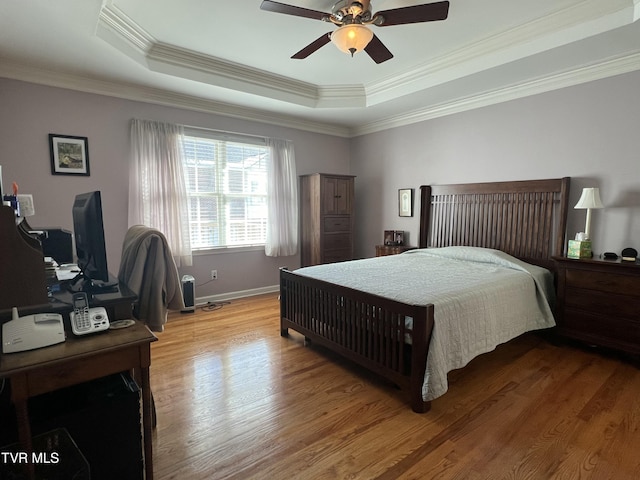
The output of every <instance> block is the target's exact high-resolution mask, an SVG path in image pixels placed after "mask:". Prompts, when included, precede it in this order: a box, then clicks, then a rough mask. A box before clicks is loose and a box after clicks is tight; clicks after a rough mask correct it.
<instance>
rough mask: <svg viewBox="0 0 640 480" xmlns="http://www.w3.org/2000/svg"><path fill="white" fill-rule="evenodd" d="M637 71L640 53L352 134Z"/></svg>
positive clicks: (372, 124) (363, 127)
mask: <svg viewBox="0 0 640 480" xmlns="http://www.w3.org/2000/svg"><path fill="white" fill-rule="evenodd" d="M637 70H640V52H634V53H631V54H628V55H625V56H621V57H616V58H611V59H608V60H605V61H603V62H599V63H597V64H592V65H586V66H582V67H579V68H576V69H573V70H571V71H566V72H563V73H559V74H554V75H549V76H545V77H541V78H538V79H535V80H531V81H527V82H523V83H519V84H516V85H511V86H509V87H506V88H501V89H497V90H493V91H490V92H484V93H482V94H479V95H473V96H469V97H465V98H458V99H455V100H453V101H451V102H447V103H441V104H438V105H432V106H429V107H425V108H421V109H416V110H413V111H410V112H404V113H402V114H401V115H394V116H389V117H387V118H384V119H382V120H379V121H376V122H370V123H366V124H363V125H361V126H359V127H356V128H352V129H351V130H350V132H349V134H350V136H351V137H356V136H360V135H366V134H370V133H375V132H379V131H382V130H388V129H390V128H396V127H402V126H406V125H410V124H414V123H419V122H423V121H426V120H432V119H434V118H438V117H444V116H446V115H453V114H455V113H461V112H465V111H468V110H473V109H476V108H481V107H487V106H490V105H495V104H498V103H502V102H507V101H510V100H516V99H518V98H523V97H528V96H532V95H537V94H540V93H545V92H549V91H553V90H558V89H561V88H565V87H571V86H574V85H579V84H582V83H588V82H592V81H595V80H601V79H603V78H608V77H612V76H615V75H621V74H624V73H630V72H634V71H637Z"/></svg>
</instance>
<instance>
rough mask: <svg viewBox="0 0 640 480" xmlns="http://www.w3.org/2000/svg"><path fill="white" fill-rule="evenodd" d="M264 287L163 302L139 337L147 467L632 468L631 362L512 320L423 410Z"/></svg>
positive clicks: (420, 471)
mask: <svg viewBox="0 0 640 480" xmlns="http://www.w3.org/2000/svg"><path fill="white" fill-rule="evenodd" d="M278 315H279V304H278V299H277V295H275V294H273V295H262V296H259V297H252V298H248V299H241V300H235V301H233V302H231V303H230V304H229V305H225V306H224V307H223V308H222V309H219V310H214V311H211V312H202V311H198V312H197V313H195V314H179V313H176V314H171V316H170V320H169V322H168V323H167V325H166V329H165V332H163V333H161V334H159V335H158V337H159V341H158V342H155V343H154V344H153V345H152V363H151V385H152V388H153V392H154V397H155V402H156V408H157V415H158V425H157V428H156V430H155V438H154V470H155V478H156V479H159V480H167V479H227V478H228V479H276V480H279V479H314V480H315V479H332V480H333V479H390V480H392V479H393V480H395V479H399V478H402V479H412V478H415V479H425V478H427V479H465V480H467V479H474V480H475V479H492V480H493V479H500V478H506V479H551V478H553V479H556V478H558V479H615V480H622V479H638V478H640V455H639V454H638V447H639V446H640V371H639V370H638V368H637V366H636V365H634V364H632V363H630V362H626V361H624V360H621V359H618V358H616V357H615V356H611V355H607V354H604V353H602V352H598V351H590V350H588V349H583V348H578V347H575V346H570V345H567V344H558V345H555V344H553V343H550V342H548V341H547V340H545V339H543V338H542V337H540V336H539V335H536V334H525V335H524V336H522V337H520V338H518V339H516V340H514V341H512V342H509V343H508V344H505V345H502V346H500V347H498V349H497V350H495V351H494V352H491V353H489V354H486V355H483V356H481V357H479V358H477V359H475V360H474V361H472V362H471V363H470V364H469V365H467V366H466V367H465V368H463V369H461V370H458V371H455V372H452V373H450V374H449V381H450V386H449V391H448V392H447V393H446V394H445V395H444V396H443V397H440V398H439V399H436V400H434V401H433V403H432V409H431V411H430V412H428V413H426V414H416V413H414V412H412V411H411V409H410V407H409V405H408V399H407V398H406V396H405V394H404V393H403V392H402V391H400V390H398V389H396V388H394V387H393V386H392V385H389V384H388V383H386V382H385V381H382V380H380V379H378V378H377V377H375V376H373V375H371V374H368V373H366V372H363V371H362V370H361V369H359V368H357V367H355V366H353V365H352V364H349V363H346V362H343V361H341V360H340V359H339V358H337V357H336V356H334V355H333V354H331V353H329V352H327V351H326V350H322V349H320V348H319V347H316V346H304V345H303V338H302V337H301V336H300V335H298V334H296V333H294V332H292V333H291V335H290V337H289V338H282V337H280V334H279V324H278Z"/></svg>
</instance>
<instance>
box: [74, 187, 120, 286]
mask: <svg viewBox="0 0 640 480" xmlns="http://www.w3.org/2000/svg"><path fill="white" fill-rule="evenodd" d="M72 213H73V233H74V237H75V242H76V255H77V257H78V268H80V272H81V275H80V276H81V277H83V279H84V285H83V286H82V289H83V290H94V289H98V290H99V289H101V288H112V287H113V284H109V270H108V268H107V251H106V246H105V241H104V225H103V223H102V198H101V195H100V192H99V191H96V192H88V193H82V194H80V195H76V198H75V200H74V202H73V210H72ZM74 283H75V282H74Z"/></svg>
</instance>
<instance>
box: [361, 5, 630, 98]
mask: <svg viewBox="0 0 640 480" xmlns="http://www.w3.org/2000/svg"><path fill="white" fill-rule="evenodd" d="M636 1H640V0H636ZM632 13H633V12H632V9H630V8H629V3H628V0H608V1H607V2H602V1H601V0H588V1H586V2H583V3H581V4H578V5H571V6H569V7H565V8H562V9H559V10H556V11H554V12H551V13H550V14H548V15H546V16H544V17H541V18H538V19H535V20H533V21H530V22H528V23H526V24H522V25H518V26H516V27H513V28H510V29H507V30H504V31H500V32H497V33H495V34H494V35H491V36H489V37H486V38H484V39H482V40H479V41H476V42H474V43H472V44H469V45H464V46H463V47H460V48H458V49H456V50H453V51H451V52H448V53H447V54H446V55H442V56H440V57H438V58H435V59H432V60H430V61H429V62H426V63H423V64H422V65H419V66H417V67H416V68H412V69H411V70H408V71H405V72H400V73H397V72H396V73H394V74H393V75H392V76H389V77H387V78H385V79H382V80H380V81H377V82H372V83H370V84H367V86H366V90H367V105H377V104H379V103H383V102H387V101H390V100H393V99H395V98H397V97H399V96H401V95H407V94H411V93H416V92H419V91H421V90H425V89H427V88H431V87H434V86H436V85H440V84H443V83H446V82H447V81H450V80H451V79H452V78H460V77H464V76H467V75H472V74H474V73H478V72H481V71H484V70H488V69H490V68H493V67H497V66H500V65H504V64H506V63H509V62H512V61H515V60H519V59H521V58H523V57H527V56H531V55H535V54H537V53H540V52H543V51H546V50H549V49H551V48H556V47H559V46H562V45H566V44H569V43H572V42H575V41H579V40H582V39H584V38H586V37H589V36H592V35H596V34H599V33H603V32H605V31H608V30H611V29H613V28H617V27H620V26H623V25H627V24H629V23H632V22H633V20H634V19H633V14H632Z"/></svg>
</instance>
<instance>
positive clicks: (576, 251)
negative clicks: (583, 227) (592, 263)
mask: <svg viewBox="0 0 640 480" xmlns="http://www.w3.org/2000/svg"><path fill="white" fill-rule="evenodd" d="M591 257H593V252H592V251H591V240H583V241H580V240H569V248H568V249H567V258H591Z"/></svg>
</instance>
